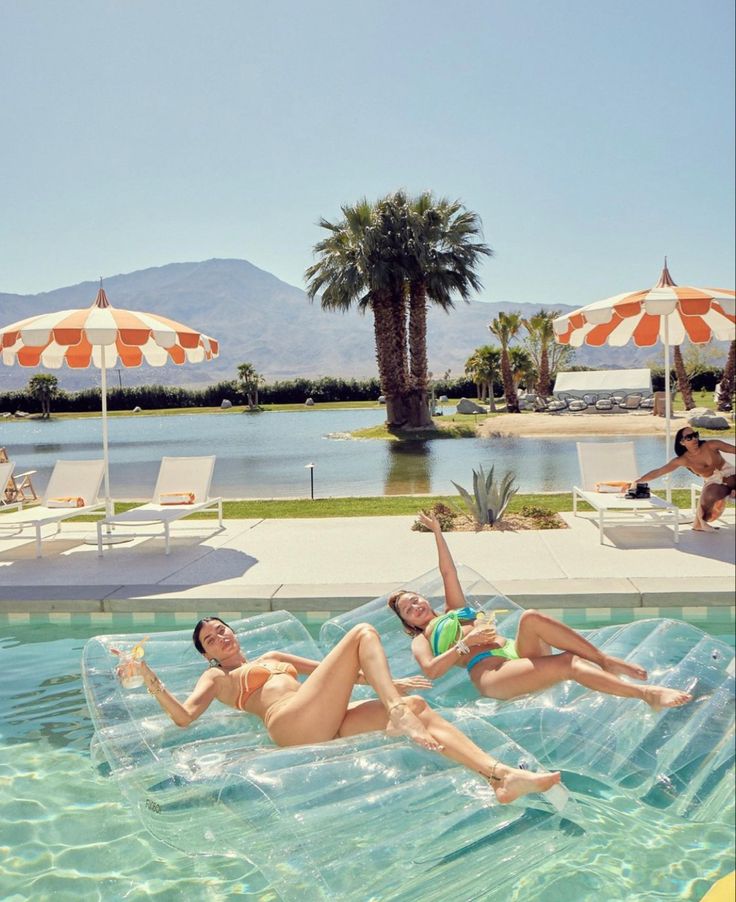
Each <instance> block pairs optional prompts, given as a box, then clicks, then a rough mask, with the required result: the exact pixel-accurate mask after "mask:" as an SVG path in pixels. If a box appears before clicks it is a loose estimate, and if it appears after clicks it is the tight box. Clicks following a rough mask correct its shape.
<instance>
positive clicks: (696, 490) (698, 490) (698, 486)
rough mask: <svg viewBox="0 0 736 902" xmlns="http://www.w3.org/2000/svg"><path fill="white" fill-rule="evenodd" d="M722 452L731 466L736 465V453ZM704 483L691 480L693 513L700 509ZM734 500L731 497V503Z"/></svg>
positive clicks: (724, 458)
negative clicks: (698, 506)
mask: <svg viewBox="0 0 736 902" xmlns="http://www.w3.org/2000/svg"><path fill="white" fill-rule="evenodd" d="M720 454H721V457H722V458H723V460H724V461H725V462H726V463H727V464H728V465H729V466H731V467H734V466H736V454H729V453H728V452H727V451H721V452H720ZM703 485H704V483H702V482H691V483H690V507H691V508H692V509H693V515H694V514H695V512H696V510H697V509H698V508H697V505H698V503H699V501H700V495H701V494H702V491H703ZM734 500H735V499H733V498H731V499H730V501H731V504H733V503H734Z"/></svg>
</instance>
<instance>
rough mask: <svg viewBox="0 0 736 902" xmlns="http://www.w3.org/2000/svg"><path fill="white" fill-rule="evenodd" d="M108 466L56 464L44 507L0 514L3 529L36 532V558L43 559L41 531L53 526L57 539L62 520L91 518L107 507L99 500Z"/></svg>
mask: <svg viewBox="0 0 736 902" xmlns="http://www.w3.org/2000/svg"><path fill="white" fill-rule="evenodd" d="M104 469H105V464H104V461H102V460H57V461H56V464H55V465H54V469H53V471H52V473H51V477H50V478H49V484H48V486H47V487H46V492H45V493H44V496H43V498H42V499H41V503H40V504H39V505H36V506H35V507H28V508H23V506H22V504H20V505H18V510H14V511H11V512H10V513H7V514H0V527H1V528H3V529H5V528H13V529H14V533H17V532H21V531H22V530H23V529H25V528H26V527H33V528H34V529H35V530H36V557H41V542H42V540H43V538H47V539H48V538H51V536H48V535H47V536H45V537H44V536H42V529H43V527H44V526H47V525H54V526H55V527H56V529H55V531H54V532H53V533H52V534H51V535H56V534H57V533H58V532H59V531H60V529H61V523H62V521H63V520H68V519H69V517H78V516H79V515H80V514H90V513H94V512H96V511H99V510H100V509H101V508H103V507H104V506H105V503H104V501H100V500H99V494H100V486H101V485H102V477H103V474H104Z"/></svg>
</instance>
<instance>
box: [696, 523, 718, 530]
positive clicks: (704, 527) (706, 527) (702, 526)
mask: <svg viewBox="0 0 736 902" xmlns="http://www.w3.org/2000/svg"><path fill="white" fill-rule="evenodd" d="M693 532H718V527H717V526H711V525H710V523H701V524H700V526H693Z"/></svg>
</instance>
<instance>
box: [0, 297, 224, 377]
mask: <svg viewBox="0 0 736 902" xmlns="http://www.w3.org/2000/svg"><path fill="white" fill-rule="evenodd" d="M103 349H104V365H105V367H116V366H117V367H119V366H123V367H137V366H140V365H141V363H143V362H144V361H145V362H146V363H148V364H150V365H151V366H163V365H164V364H165V363H177V364H182V363H200V362H202V361H203V360H211V359H212V358H213V357H217V355H218V354H219V345H218V343H217V341H215V339H214V338H209V337H208V336H207V335H204V334H203V333H202V332H199V331H197V330H196V329H191V328H189V326H183V325H182V324H181V323H177V322H175V321H174V320H171V319H167V318H166V317H164V316H156V315H155V314H153V313H139V312H137V311H134V310H122V309H117V308H115V307H113V306H112V304H110V302H109V301H108V300H107V295H106V294H105V290H104V288H100V290H99V291H98V292H97V297H96V298H95V301H94V303H93V304H92V306H91V307H88V308H83V309H78V310H60V311H59V312H58V313H41V314H38V315H37V316H31V317H29V318H28V319H23V320H20V321H19V322H17V323H13V324H12V325H10V326H6V327H5V328H4V329H2V330H0V357H1V358H2V361H3V363H6V364H8V365H12V364H14V363H18V364H20V366H29V367H37V366H44V367H47V368H48V369H52V370H57V369H59V368H60V367H61V366H62V364H64V363H65V364H66V365H67V366H68V367H70V368H71V369H86V368H87V367H89V366H90V364H91V365H92V366H96V367H101V366H102V365H103V353H102V352H103Z"/></svg>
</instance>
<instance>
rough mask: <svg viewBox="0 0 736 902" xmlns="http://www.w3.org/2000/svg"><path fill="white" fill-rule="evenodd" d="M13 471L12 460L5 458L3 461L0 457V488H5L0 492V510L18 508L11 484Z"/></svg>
mask: <svg viewBox="0 0 736 902" xmlns="http://www.w3.org/2000/svg"><path fill="white" fill-rule="evenodd" d="M4 450H5V449H4V448H0V451H4ZM14 469H15V464H14V463H13V461H12V460H8V459H7V457H6V458H5V459H4V460H3V459H2V458H1V457H0V486H5V488H4V489H3V490H2V491H0V508H6V509H7V508H10V507H19V506H20V505H19V503H18V502H16V500H15V490H14V483H13V470H14Z"/></svg>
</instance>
